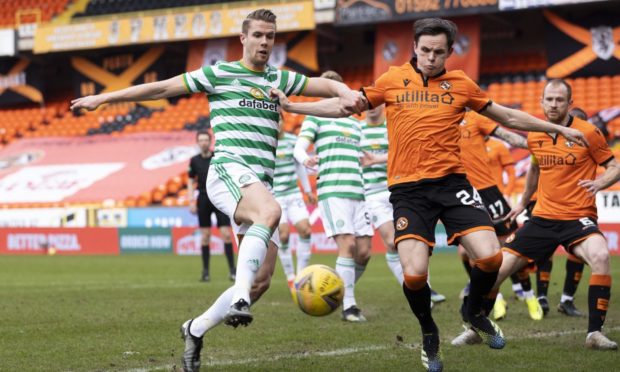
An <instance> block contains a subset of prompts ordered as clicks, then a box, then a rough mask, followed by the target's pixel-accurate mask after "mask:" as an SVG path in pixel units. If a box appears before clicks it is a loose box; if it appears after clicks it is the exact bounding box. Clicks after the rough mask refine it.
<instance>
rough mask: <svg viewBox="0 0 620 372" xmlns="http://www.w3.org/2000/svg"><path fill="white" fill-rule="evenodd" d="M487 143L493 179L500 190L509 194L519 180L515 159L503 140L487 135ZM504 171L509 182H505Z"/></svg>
mask: <svg viewBox="0 0 620 372" xmlns="http://www.w3.org/2000/svg"><path fill="white" fill-rule="evenodd" d="M485 144H486V148H487V156H488V157H489V168H491V173H492V174H493V179H494V180H495V183H496V184H497V187H498V188H499V191H501V192H502V194H504V195H507V196H509V195H510V194H512V192H513V191H514V188H515V183H516V180H517V177H516V175H515V159H514V158H513V157H512V154H511V153H510V150H508V148H507V147H506V145H505V144H504V143H503V142H502V141H498V140H496V139H493V138H491V137H487V138H486V142H485ZM504 172H505V173H506V176H507V178H508V180H507V181H508V182H507V183H504Z"/></svg>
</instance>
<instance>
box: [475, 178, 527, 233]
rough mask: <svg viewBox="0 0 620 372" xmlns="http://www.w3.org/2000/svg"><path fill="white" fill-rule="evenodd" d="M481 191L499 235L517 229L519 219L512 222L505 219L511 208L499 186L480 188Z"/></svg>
mask: <svg viewBox="0 0 620 372" xmlns="http://www.w3.org/2000/svg"><path fill="white" fill-rule="evenodd" d="M479 192H480V197H481V198H482V202H483V203H484V206H485V208H486V209H487V212H489V215H490V216H491V220H492V221H493V227H494V228H495V233H496V234H497V235H498V236H504V235H508V234H510V233H511V232H513V231H515V230H517V227H518V226H517V221H513V222H512V223H511V222H510V221H504V217H506V215H508V213H510V211H511V208H510V205H509V204H508V202H507V201H506V199H505V198H504V195H502V192H501V191H499V189H498V188H497V186H491V187H487V188H486V189H482V190H479Z"/></svg>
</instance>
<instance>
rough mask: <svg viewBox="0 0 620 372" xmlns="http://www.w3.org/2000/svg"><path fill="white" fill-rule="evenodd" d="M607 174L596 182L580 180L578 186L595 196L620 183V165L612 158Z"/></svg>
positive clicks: (607, 167) (608, 164) (606, 165)
mask: <svg viewBox="0 0 620 372" xmlns="http://www.w3.org/2000/svg"><path fill="white" fill-rule="evenodd" d="M603 166H604V167H605V172H604V173H603V174H602V175H601V176H600V177H599V178H597V179H595V180H579V182H577V185H579V186H581V187H584V188H585V189H586V190H588V192H589V193H591V194H592V195H595V194H596V193H597V192H599V191H601V190H605V189H606V188H608V187H609V186H611V185H613V184H614V183H616V182H618V181H620V163H618V161H617V160H616V159H615V158H612V159H611V160H610V161H608V162H607V163H606V164H605V165H603Z"/></svg>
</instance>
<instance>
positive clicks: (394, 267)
mask: <svg viewBox="0 0 620 372" xmlns="http://www.w3.org/2000/svg"><path fill="white" fill-rule="evenodd" d="M385 260H386V261H387V265H388V267H389V268H390V271H391V272H392V274H394V276H395V277H396V280H398V283H400V284H403V282H404V281H405V277H404V275H403V266H402V265H401V264H400V255H399V254H398V253H386V254H385Z"/></svg>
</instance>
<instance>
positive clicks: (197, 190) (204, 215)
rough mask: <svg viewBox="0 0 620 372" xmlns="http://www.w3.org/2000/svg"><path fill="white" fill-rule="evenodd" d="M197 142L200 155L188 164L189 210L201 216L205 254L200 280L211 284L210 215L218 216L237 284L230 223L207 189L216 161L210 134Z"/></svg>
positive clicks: (198, 137) (205, 133)
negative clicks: (208, 179) (211, 166)
mask: <svg viewBox="0 0 620 372" xmlns="http://www.w3.org/2000/svg"><path fill="white" fill-rule="evenodd" d="M196 141H197V142H198V147H199V148H200V153H199V154H197V155H196V156H194V157H192V158H191V159H190V161H189V172H188V175H189V179H188V180H187V191H188V193H187V195H189V196H190V197H192V198H194V199H195V203H193V204H190V205H189V208H190V211H191V212H192V213H194V214H196V213H198V225H199V226H200V242H201V245H200V249H201V254H202V276H201V277H200V280H202V281H203V282H208V281H209V280H210V277H209V260H210V257H211V250H210V247H209V244H210V241H211V215H212V214H213V213H215V217H216V219H217V227H218V228H219V229H220V235H221V237H222V241H223V242H224V253H225V254H226V260H227V261H228V272H229V278H230V280H232V281H234V280H235V271H236V268H235V257H234V253H233V245H232V236H231V235H232V232H231V231H232V229H231V227H230V219H229V218H228V216H227V215H225V214H224V213H222V212H220V210H219V209H217V208H215V206H213V203H211V200H209V196H208V195H207V189H206V186H207V175H208V173H209V166H210V165H211V159H212V158H213V153H212V152H211V133H209V132H208V131H206V130H203V131H199V132H198V133H197V134H196Z"/></svg>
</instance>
